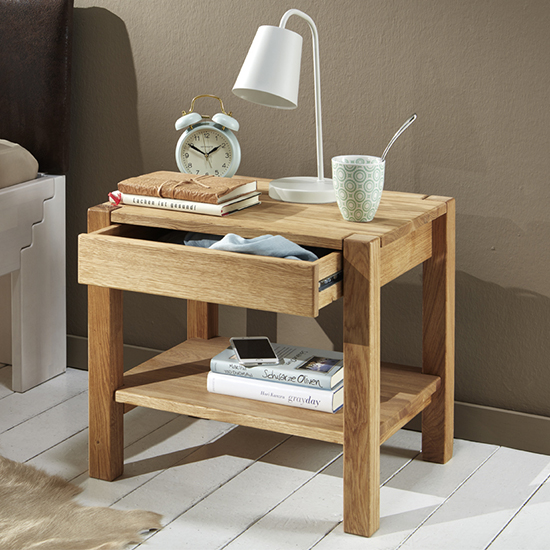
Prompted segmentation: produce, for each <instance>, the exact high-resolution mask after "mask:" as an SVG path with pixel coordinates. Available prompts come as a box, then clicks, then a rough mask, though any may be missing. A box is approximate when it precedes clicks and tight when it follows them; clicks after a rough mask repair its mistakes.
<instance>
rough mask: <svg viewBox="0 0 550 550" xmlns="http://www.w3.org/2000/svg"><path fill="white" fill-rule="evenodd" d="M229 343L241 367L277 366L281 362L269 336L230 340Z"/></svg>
mask: <svg viewBox="0 0 550 550" xmlns="http://www.w3.org/2000/svg"><path fill="white" fill-rule="evenodd" d="M229 342H230V343H231V347H232V348H233V351H234V352H235V355H236V356H237V359H238V361H239V363H241V365H245V366H251V365H276V364H277V363H278V362H279V358H278V357H277V354H276V353H275V350H274V349H273V346H272V345H271V342H270V341H269V338H267V336H249V337H246V338H230V339H229Z"/></svg>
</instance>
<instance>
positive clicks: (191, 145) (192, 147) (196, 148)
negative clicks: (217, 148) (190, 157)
mask: <svg viewBox="0 0 550 550" xmlns="http://www.w3.org/2000/svg"><path fill="white" fill-rule="evenodd" d="M189 147H191V149H195V151H198V152H199V153H200V154H201V155H204V156H206V153H205V152H204V151H201V150H200V149H199V148H198V147H195V146H194V145H193V144H192V143H190V144H189Z"/></svg>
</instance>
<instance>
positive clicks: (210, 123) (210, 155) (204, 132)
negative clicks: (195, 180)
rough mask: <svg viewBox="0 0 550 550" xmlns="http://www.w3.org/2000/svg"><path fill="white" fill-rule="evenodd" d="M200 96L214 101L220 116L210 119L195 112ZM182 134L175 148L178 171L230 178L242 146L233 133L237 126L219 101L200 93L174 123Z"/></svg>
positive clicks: (235, 168)
mask: <svg viewBox="0 0 550 550" xmlns="http://www.w3.org/2000/svg"><path fill="white" fill-rule="evenodd" d="M201 97H211V98H213V99H217V100H218V101H219V102H220V105H221V110H222V112H221V113H216V114H215V115H214V116H213V117H212V118H210V117H208V116H204V115H200V114H199V113H196V112H194V108H195V101H196V100H197V99H199V98H201ZM184 128H185V131H184V132H183V134H182V135H181V136H180V138H179V140H178V143H177V145H176V163H177V165H178V168H179V171H180V172H185V173H186V174H200V175H205V176H220V177H226V178H230V177H231V176H233V175H234V174H235V172H236V171H237V168H238V167H239V164H240V162H241V147H240V145H239V142H238V141H237V138H236V137H235V134H234V133H233V132H236V131H237V130H238V129H239V123H238V122H237V121H236V120H235V119H234V118H233V116H232V114H231V113H226V112H225V109H224V108H223V102H222V100H221V99H220V98H219V97H217V96H214V95H210V94H202V95H198V96H197V97H194V98H193V101H192V102H191V108H190V109H189V112H188V113H186V112H185V111H183V116H182V117H180V118H179V119H178V120H177V121H176V130H183V129H184Z"/></svg>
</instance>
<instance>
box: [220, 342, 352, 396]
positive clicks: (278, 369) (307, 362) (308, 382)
mask: <svg viewBox="0 0 550 550" xmlns="http://www.w3.org/2000/svg"><path fill="white" fill-rule="evenodd" d="M273 349H274V350H275V353H276V354H277V356H278V357H279V360H280V362H279V364H277V365H257V366H252V367H245V366H243V365H241V364H240V363H239V362H238V360H237V358H236V356H235V353H234V352H233V350H232V348H227V349H225V350H224V351H222V352H221V353H218V355H216V356H215V357H213V358H212V360H211V361H210V370H211V371H213V372H217V373H220V374H228V375H232V376H240V377H241V378H254V379H256V380H266V381H270V382H280V383H283V384H293V385H296V386H305V387H308V388H319V389H323V390H330V389H332V388H334V387H335V386H336V385H337V384H338V383H339V382H341V381H342V380H343V378H344V364H343V358H344V356H343V354H342V353H341V352H338V351H326V350H317V349H313V348H307V347H299V346H287V345H284V344H278V343H273Z"/></svg>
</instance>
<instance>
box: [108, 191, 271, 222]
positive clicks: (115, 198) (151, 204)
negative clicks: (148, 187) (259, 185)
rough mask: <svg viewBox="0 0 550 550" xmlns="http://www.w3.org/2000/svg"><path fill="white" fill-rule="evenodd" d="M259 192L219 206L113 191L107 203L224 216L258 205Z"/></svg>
mask: <svg viewBox="0 0 550 550" xmlns="http://www.w3.org/2000/svg"><path fill="white" fill-rule="evenodd" d="M260 195H261V193H260V192H259V191H256V192H253V193H247V194H246V195H241V196H239V197H237V198H236V199H232V200H228V201H226V202H223V203H221V204H210V203H207V202H193V201H184V200H180V199H164V198H162V197H150V196H146V195H130V194H128V193H121V192H120V191H113V192H112V193H109V201H110V202H111V203H113V204H116V205H119V204H127V205H130V206H145V207H148V208H162V209H164V210H176V211H177V212H193V213H195V214H208V215H210V216H225V215H227V214H230V213H231V212H236V211H237V210H243V209H244V208H248V207H249V206H254V205H255V204H260Z"/></svg>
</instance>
